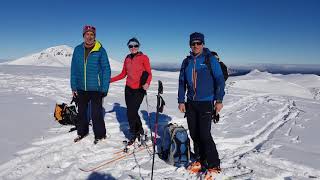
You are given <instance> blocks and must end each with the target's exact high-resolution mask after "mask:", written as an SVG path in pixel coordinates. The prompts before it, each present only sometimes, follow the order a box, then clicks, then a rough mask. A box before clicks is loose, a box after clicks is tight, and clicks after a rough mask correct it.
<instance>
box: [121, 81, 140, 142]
mask: <svg viewBox="0 0 320 180" xmlns="http://www.w3.org/2000/svg"><path fill="white" fill-rule="evenodd" d="M143 97H144V92H143V91H142V89H132V88H130V87H129V86H126V87H125V100H126V105H127V117H128V121H129V126H130V133H131V135H132V136H133V137H136V136H138V135H140V134H143V133H144V131H143V128H142V123H141V119H140V116H139V113H138V111H139V108H140V105H141V103H142V101H143Z"/></svg>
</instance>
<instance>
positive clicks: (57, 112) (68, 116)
mask: <svg viewBox="0 0 320 180" xmlns="http://www.w3.org/2000/svg"><path fill="white" fill-rule="evenodd" d="M73 102H74V103H75V104H76V105H72V103H73ZM70 104H71V105H67V104H66V103H62V104H56V107H55V109H54V118H55V120H56V121H58V123H60V124H62V125H73V126H76V124H77V120H78V112H77V108H76V106H78V98H72V101H71V103H70Z"/></svg>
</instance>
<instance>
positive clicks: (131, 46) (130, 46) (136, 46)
mask: <svg viewBox="0 0 320 180" xmlns="http://www.w3.org/2000/svg"><path fill="white" fill-rule="evenodd" d="M128 47H129V48H130V49H131V48H133V47H135V48H138V47H139V45H129V46H128Z"/></svg>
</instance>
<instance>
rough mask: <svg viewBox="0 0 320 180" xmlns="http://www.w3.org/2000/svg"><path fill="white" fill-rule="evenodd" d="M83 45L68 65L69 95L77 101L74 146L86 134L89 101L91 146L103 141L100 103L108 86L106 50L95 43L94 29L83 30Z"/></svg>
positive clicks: (106, 92)
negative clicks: (70, 91) (91, 133)
mask: <svg viewBox="0 0 320 180" xmlns="http://www.w3.org/2000/svg"><path fill="white" fill-rule="evenodd" d="M82 35H83V39H84V42H83V43H81V44H80V45H78V46H77V47H76V48H75V49H74V52H73V56H72V62H71V77H70V81H71V89H72V95H73V96H74V97H75V96H77V97H78V99H79V105H78V113H79V114H78V123H77V134H78V136H77V137H76V138H75V139H74V142H78V141H80V140H81V139H82V138H84V137H85V136H87V135H88V133H89V122H88V120H87V108H88V102H90V101H91V114H92V125H93V132H94V136H95V140H94V143H95V144H96V143H98V142H99V141H100V140H102V139H105V137H106V128H105V123H104V119H103V116H102V113H101V112H102V99H103V97H105V96H107V94H108V90H109V82H110V75H111V71H110V64H109V59H108V56H107V53H106V50H105V49H104V48H103V47H102V45H101V43H100V42H99V41H97V40H96V28H95V27H93V26H88V25H86V26H84V27H83V34H82Z"/></svg>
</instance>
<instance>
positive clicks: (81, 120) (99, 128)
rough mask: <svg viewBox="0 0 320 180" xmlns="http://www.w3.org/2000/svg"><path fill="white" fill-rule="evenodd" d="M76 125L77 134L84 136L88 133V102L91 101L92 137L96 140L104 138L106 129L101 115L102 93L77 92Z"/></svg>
mask: <svg viewBox="0 0 320 180" xmlns="http://www.w3.org/2000/svg"><path fill="white" fill-rule="evenodd" d="M78 97H79V106H78V111H79V112H78V124H77V133H78V135H80V136H84V135H86V134H88V133H89V121H88V114H87V109H88V102H89V101H91V115H92V126H93V132H94V136H95V138H97V139H100V138H103V137H105V136H106V127H105V124H104V119H103V115H102V93H101V92H97V91H78Z"/></svg>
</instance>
